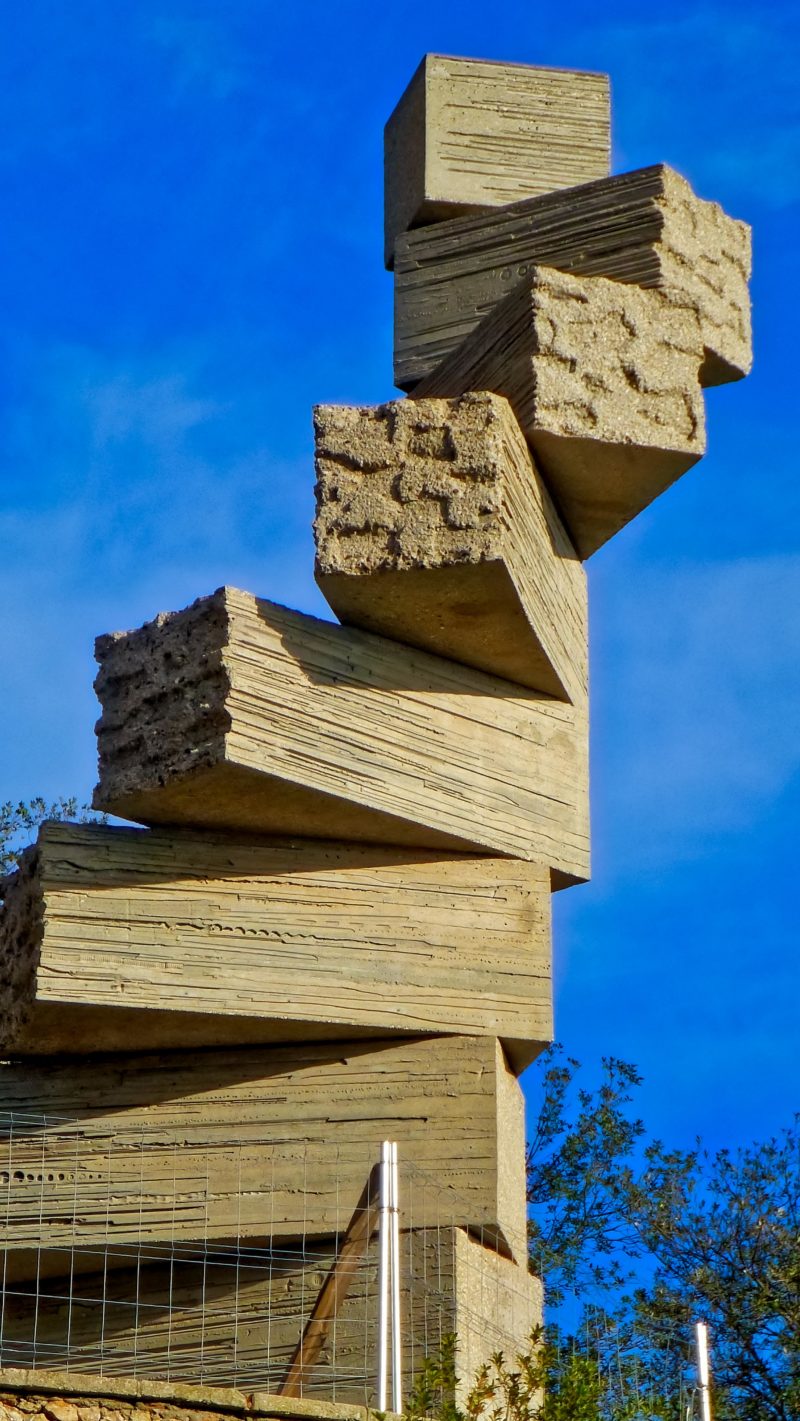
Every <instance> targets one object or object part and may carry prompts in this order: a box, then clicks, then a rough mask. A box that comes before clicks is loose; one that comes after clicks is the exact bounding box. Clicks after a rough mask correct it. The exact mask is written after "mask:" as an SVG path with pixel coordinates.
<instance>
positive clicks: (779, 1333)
mask: <svg viewBox="0 0 800 1421" xmlns="http://www.w3.org/2000/svg"><path fill="white" fill-rule="evenodd" d="M578 1069H579V1067H578V1064H577V1062H575V1061H572V1060H569V1059H565V1058H564V1057H563V1055H562V1054H561V1053H560V1051H559V1050H558V1049H557V1048H556V1049H554V1050H553V1051H551V1052H550V1053H549V1056H548V1058H547V1059H546V1060H545V1061H544V1101H543V1106H542V1110H541V1115H540V1119H539V1123H538V1126H537V1130H536V1133H535V1135H534V1139H533V1141H532V1145H531V1150H530V1154H529V1160H528V1193H529V1201H530V1204H531V1210H532V1219H531V1225H530V1246H531V1266H532V1267H533V1268H534V1269H535V1271H537V1272H538V1271H541V1272H542V1274H543V1276H544V1278H545V1280H546V1283H547V1287H548V1293H549V1297H550V1300H551V1302H553V1303H554V1304H555V1305H556V1306H558V1305H559V1304H560V1303H563V1302H564V1300H565V1298H567V1297H570V1296H571V1297H572V1298H575V1297H577V1298H579V1299H583V1300H584V1312H583V1316H582V1318H581V1320H580V1323H579V1325H578V1327H577V1328H576V1332H577V1335H578V1336H579V1337H580V1338H581V1339H583V1340H582V1341H581V1342H580V1343H579V1344H578V1346H579V1350H581V1351H583V1352H584V1353H586V1354H587V1355H591V1354H592V1353H594V1355H595V1357H596V1358H597V1360H598V1365H599V1366H600V1367H601V1370H602V1368H603V1366H604V1365H605V1364H604V1363H603V1361H602V1349H601V1347H600V1345H599V1343H598V1341H597V1329H596V1328H595V1340H594V1341H592V1340H591V1338H592V1324H593V1319H594V1320H596V1319H597V1317H598V1316H603V1317H605V1319H606V1331H607V1332H608V1334H609V1336H610V1337H611V1338H612V1339H613V1341H612V1342H611V1344H610V1345H611V1347H612V1349H613V1350H614V1351H615V1352H616V1356H617V1359H618V1374H619V1376H620V1378H621V1379H622V1382H624V1383H625V1385H622V1384H621V1387H620V1396H619V1397H618V1398H617V1401H616V1402H614V1403H613V1404H614V1405H618V1404H622V1393H623V1392H624V1391H626V1392H628V1393H629V1392H630V1389H631V1386H633V1385H634V1384H635V1386H636V1388H637V1389H638V1392H639V1394H643V1395H647V1396H649V1397H651V1398H657V1397H662V1398H663V1400H664V1404H665V1405H667V1407H668V1408H669V1409H668V1410H667V1411H665V1412H659V1411H657V1410H653V1409H652V1405H651V1408H650V1410H648V1411H646V1412H645V1413H643V1414H645V1415H648V1416H656V1415H662V1414H663V1415H676V1416H677V1415H679V1414H680V1412H679V1410H677V1409H676V1408H679V1406H680V1405H681V1404H682V1402H681V1396H682V1394H683V1380H682V1378H683V1376H684V1374H685V1368H686V1362H687V1340H688V1339H689V1337H690V1335H691V1326H692V1324H693V1323H694V1322H695V1321H697V1320H699V1319H704V1320H705V1321H706V1322H707V1323H708V1325H709V1330H710V1334H711V1338H712V1344H713V1372H714V1381H715V1411H714V1414H715V1417H716V1418H717V1421H728V1418H733V1417H734V1416H735V1417H736V1418H737V1421H798V1418H800V1129H799V1128H798V1123H799V1122H798V1120H795V1122H794V1124H793V1126H791V1127H790V1128H789V1129H787V1130H785V1131H784V1133H783V1135H782V1136H781V1137H780V1138H778V1139H772V1140H767V1141H766V1142H763V1143H760V1144H754V1145H752V1146H751V1147H749V1148H747V1149H741V1150H739V1151H736V1152H735V1153H731V1152H730V1151H727V1150H722V1151H720V1152H718V1153H717V1154H715V1155H710V1154H708V1153H707V1152H705V1151H703V1150H702V1148H701V1147H700V1146H699V1145H698V1147H697V1148H696V1149H695V1150H690V1151H682V1150H667V1149H666V1148H665V1147H664V1145H663V1144H662V1143H661V1142H660V1141H659V1140H651V1141H648V1140H647V1139H646V1136H645V1131H644V1127H643V1125H642V1123H641V1121H640V1120H638V1119H637V1118H635V1116H634V1115H633V1113H632V1112H631V1108H630V1107H631V1106H632V1103H633V1095H632V1092H633V1090H634V1088H635V1087H636V1086H638V1085H639V1084H640V1078H639V1076H638V1073H637V1072H636V1071H635V1069H634V1068H633V1067H631V1066H627V1065H625V1064H624V1063H622V1062H619V1061H615V1060H606V1061H605V1062H604V1063H603V1077H602V1081H601V1084H600V1087H599V1089H598V1090H597V1091H595V1092H594V1093H592V1092H589V1091H587V1090H585V1089H583V1088H578V1087H576V1085H575V1076H576V1073H577V1071H578ZM628 1286H630V1287H631V1291H630V1292H628V1293H625V1292H623V1288H625V1287H628ZM597 1290H601V1291H603V1292H604V1293H605V1295H606V1299H605V1303H606V1305H605V1309H598V1308H597V1307H595V1306H593V1305H592V1304H591V1303H589V1302H588V1301H587V1300H588V1298H589V1296H590V1295H591V1294H593V1293H595V1292H596V1291H597ZM555 1335H558V1334H557V1333H556V1334H555ZM608 1371H609V1375H610V1374H611V1371H612V1369H611V1368H609V1369H608ZM606 1402H608V1404H612V1403H611V1402H609V1398H608V1396H606ZM626 1404H627V1403H626ZM648 1404H650V1403H648ZM654 1404H655V1402H653V1405H654ZM603 1414H606V1415H613V1416H618V1415H623V1414H626V1413H624V1412H622V1411H619V1410H612V1411H605V1412H603ZM633 1414H637V1413H633Z"/></svg>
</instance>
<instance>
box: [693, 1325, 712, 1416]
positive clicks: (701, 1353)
mask: <svg viewBox="0 0 800 1421" xmlns="http://www.w3.org/2000/svg"><path fill="white" fill-rule="evenodd" d="M694 1335H695V1347H696V1350H697V1380H698V1383H699V1386H700V1414H701V1417H702V1421H711V1390H710V1387H709V1371H708V1328H707V1327H706V1324H705V1323H704V1322H698V1323H695V1329H694Z"/></svg>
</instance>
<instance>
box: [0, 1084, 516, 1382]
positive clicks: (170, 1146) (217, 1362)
mask: <svg viewBox="0 0 800 1421" xmlns="http://www.w3.org/2000/svg"><path fill="white" fill-rule="evenodd" d="M242 1133H243V1134H244V1135H245V1136H247V1134H248V1132H247V1129H246V1127H245V1128H244V1129H243V1131H242ZM378 1150H379V1146H378V1145H375V1146H372V1145H371V1146H369V1147H366V1146H364V1145H363V1144H361V1143H359V1144H356V1145H353V1146H352V1147H347V1146H344V1147H338V1148H333V1147H326V1148H324V1149H323V1148H322V1147H317V1146H312V1145H309V1144H307V1143H302V1142H301V1143H298V1142H297V1140H286V1141H275V1140H270V1141H268V1142H265V1141H264V1140H263V1139H260V1138H258V1137H257V1135H256V1134H254V1133H251V1134H250V1137H249V1138H244V1139H241V1140H239V1141H237V1142H234V1143H231V1141H230V1138H229V1137H228V1138H226V1139H215V1138H204V1136H203V1134H202V1130H201V1128H200V1127H198V1130H197V1132H194V1131H191V1132H189V1133H188V1134H186V1135H185V1137H184V1136H183V1135H182V1137H181V1138H180V1139H176V1138H173V1137H172V1136H171V1135H169V1134H167V1133H166V1132H163V1131H159V1129H158V1127H152V1126H139V1127H137V1128H135V1129H134V1128H131V1127H127V1128H125V1130H124V1131H123V1132H120V1131H119V1130H115V1129H112V1128H111V1127H110V1126H109V1124H107V1123H102V1122H96V1121H93V1120H91V1119H89V1120H87V1119H82V1120H80V1121H74V1120H68V1119H64V1118H60V1117H54V1116H43V1115H34V1114H23V1113H20V1112H17V1111H15V1112H13V1114H9V1113H6V1114H4V1115H2V1114H0V1229H2V1236H1V1237H0V1249H1V1250H2V1252H1V1253H0V1366H4V1367H24V1368H50V1369H57V1370H62V1371H66V1372H70V1371H71V1372H74V1373H83V1374H89V1375H101V1376H109V1377H110V1376H130V1377H139V1378H144V1377H148V1378H158V1379H160V1380H163V1381H181V1382H191V1383H195V1384H198V1385H201V1384H205V1385H210V1386H220V1387H222V1386H225V1387H229V1386H233V1387H238V1388H240V1389H246V1390H264V1391H267V1392H279V1391H280V1390H281V1388H282V1385H283V1383H284V1380H285V1378H286V1375H287V1372H288V1370H289V1368H290V1366H291V1364H292V1361H293V1359H295V1358H296V1352H297V1348H298V1345H299V1343H300V1339H301V1337H302V1336H303V1332H304V1329H305V1328H306V1325H307V1323H308V1320H309V1317H310V1315H311V1311H312V1308H313V1306H314V1303H315V1301H316V1300H317V1298H318V1295H319V1293H320V1289H321V1288H322V1286H323V1284H324V1283H325V1280H326V1278H327V1277H328V1276H329V1273H330V1271H331V1269H332V1268H333V1266H334V1263H335V1261H336V1258H337V1253H338V1250H339V1248H340V1246H341V1243H342V1240H343V1238H345V1237H346V1233H347V1230H348V1226H349V1225H350V1224H351V1223H352V1221H353V1216H354V1207H355V1206H356V1203H357V1201H358V1199H359V1196H360V1195H362V1188H364V1187H365V1186H366V1187H365V1192H364V1194H363V1196H362V1197H361V1208H366V1209H370V1208H372V1206H373V1204H374V1199H372V1198H370V1188H371V1187H373V1186H372V1185H371V1184H370V1182H369V1181H371V1180H372V1179H374V1176H373V1174H372V1170H373V1166H374V1165H375V1162H376V1158H377V1154H378ZM474 1214H475V1201H474V1199H470V1198H469V1197H466V1196H461V1195H459V1193H458V1191H457V1190H455V1189H452V1188H448V1187H445V1186H443V1184H442V1183H441V1181H439V1180H437V1179H435V1178H433V1177H432V1176H430V1175H428V1174H427V1173H426V1172H425V1171H424V1170H421V1169H419V1168H417V1167H415V1166H414V1165H413V1164H412V1163H410V1162H409V1161H405V1160H403V1159H402V1156H401V1160H400V1228H401V1236H400V1305H401V1307H400V1310H401V1339H402V1340H401V1354H402V1360H401V1368H402V1376H403V1384H404V1390H405V1391H406V1392H407V1391H408V1388H409V1387H410V1386H411V1385H412V1383H413V1379H414V1377H415V1375H416V1374H417V1372H418V1369H419V1366H420V1364H421V1362H422V1360H423V1358H425V1357H427V1356H434V1355H436V1354H437V1353H438V1352H439V1350H440V1349H441V1344H442V1341H443V1339H444V1338H445V1337H446V1336H447V1335H449V1334H452V1333H454V1332H456V1333H457V1334H458V1339H459V1351H460V1370H461V1371H462V1372H463V1374H464V1375H465V1376H469V1375H472V1374H473V1373H474V1371H475V1370H476V1369H477V1367H478V1366H479V1365H480V1363H481V1362H482V1361H484V1360H486V1359H487V1358H488V1357H489V1356H490V1355H491V1354H492V1353H493V1352H495V1351H497V1350H504V1351H505V1352H506V1353H507V1354H508V1355H512V1356H513V1355H515V1353H516V1352H517V1351H519V1349H520V1346H521V1345H523V1343H524V1339H525V1338H526V1337H527V1335H528V1333H529V1331H530V1327H531V1326H532V1325H533V1323H534V1321H535V1319H536V1304H537V1301H538V1299H537V1295H536V1287H537V1285H536V1282H535V1280H534V1279H532V1278H531V1276H530V1275H529V1274H528V1273H527V1270H526V1269H525V1267H524V1266H522V1267H517V1266H514V1265H512V1264H511V1263H510V1261H509V1260H508V1259H507V1258H506V1257H503V1256H502V1255H501V1254H500V1253H498V1251H497V1249H498V1243H500V1245H501V1246H502V1241H499V1240H498V1238H497V1235H496V1231H495V1230H494V1229H492V1228H489V1227H488V1226H487V1227H485V1228H481V1227H478V1228H476V1227H474V1226H471V1227H470V1228H469V1230H467V1229H466V1228H465V1227H464V1225H465V1223H466V1221H467V1220H469V1219H470V1218H472V1217H474ZM378 1291H379V1289H378V1240H377V1237H376V1236H374V1235H373V1236H372V1237H371V1238H370V1240H369V1242H368V1244H367V1245H366V1247H365V1248H364V1250H363V1253H362V1254H361V1256H360V1257H359V1259H358V1262H357V1264H356V1266H355V1268H354V1270H353V1275H352V1282H351V1285H350V1287H349V1290H348V1292H347V1296H346V1297H345V1299H344V1301H343V1302H341V1304H340V1306H339V1307H338V1309H337V1310H336V1312H335V1314H334V1316H333V1317H332V1319H331V1321H330V1324H329V1326H328V1328H327V1330H326V1336H325V1341H324V1345H323V1347H322V1349H321V1351H320V1353H319V1355H318V1356H317V1357H316V1358H315V1360H314V1363H313V1365H312V1366H305V1365H301V1367H300V1375H301V1382H300V1394H301V1395H305V1396H311V1397H318V1398H325V1399H328V1400H333V1401H347V1402H358V1403H363V1404H367V1405H373V1404H374V1398H375V1371H376V1356H377V1333H378V1306H379V1299H378Z"/></svg>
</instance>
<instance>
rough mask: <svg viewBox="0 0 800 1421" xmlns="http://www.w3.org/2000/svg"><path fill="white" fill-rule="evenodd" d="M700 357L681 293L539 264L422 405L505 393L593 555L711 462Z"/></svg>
mask: <svg viewBox="0 0 800 1421" xmlns="http://www.w3.org/2000/svg"><path fill="white" fill-rule="evenodd" d="M702 350H703V348H702V336H701V332H700V325H699V321H698V316H697V311H696V309H695V308H694V307H693V306H692V305H689V304H686V298H685V297H684V295H683V294H682V293H681V292H674V291H662V290H643V289H641V288H639V287H636V286H628V285H625V284H623V283H622V282H618V281H608V280H606V279H605V278H604V277H597V276H595V277H579V276H575V275H571V274H566V273H564V272H559V271H554V270H552V269H551V268H548V267H536V268H534V270H533V273H532V275H529V276H528V277H527V278H526V279H525V280H524V281H521V282H519V283H518V285H517V286H516V287H515V289H514V290H513V291H512V292H511V294H510V295H509V296H508V297H507V298H506V300H505V301H503V302H500V304H499V305H497V306H495V307H494V308H493V310H492V311H490V313H489V315H488V316H486V317H485V318H484V320H483V321H482V322H481V324H480V325H479V326H477V327H476V328H475V329H474V330H473V331H472V333H471V334H470V335H469V336H467V338H466V340H465V341H464V343H463V345H461V346H460V347H459V348H458V350H456V351H455V352H454V353H453V355H451V356H450V358H449V359H447V360H445V361H444V363H443V364H442V365H441V366H440V367H439V369H438V370H437V371H436V372H435V373H434V374H433V375H431V376H429V377H428V378H427V379H426V380H423V381H422V382H421V383H420V385H418V386H417V390H416V391H415V398H416V397H417V395H419V397H420V398H425V399H426V400H427V398H429V397H431V396H439V397H441V396H447V397H453V396H456V395H458V394H460V393H461V392H462V391H464V390H475V389H481V390H494V391H496V392H497V393H498V394H502V395H505V396H506V398H507V399H508V400H509V402H510V404H511V406H512V408H513V410H514V413H515V414H516V416H517V419H518V420H519V422H520V425H521V427H522V429H523V430H524V433H525V436H526V438H527V440H528V443H529V444H530V446H531V449H532V450H533V455H534V458H535V460H536V464H537V467H538V468H539V469H540V471H541V473H542V476H543V477H544V479H545V480H546V482H547V483H548V485H549V488H550V490H551V492H552V494H553V497H554V499H555V502H556V504H557V505H558V507H559V509H560V511H561V514H562V516H563V518H564V522H565V525H566V527H567V530H568V532H569V535H570V537H571V539H572V541H573V543H574V544H575V547H576V549H577V550H578V552H579V553H580V555H581V557H584V558H586V557H588V556H589V555H590V554H591V553H593V552H594V551H595V550H596V549H597V548H599V547H600V546H601V544H603V543H604V542H606V540H607V539H608V538H610V537H611V536H612V534H614V533H616V532H617V531H618V530H619V529H620V528H622V527H623V526H624V525H625V524H626V523H627V522H629V520H630V519H631V518H634V517H635V516H636V514H637V513H640V512H641V510H642V509H643V508H646V506H647V505H648V504H649V503H651V502H652V500H653V499H654V498H656V497H657V495H658V494H660V493H663V491H664V490H665V489H666V488H668V487H669V485H670V484H671V483H674V481H675V479H677V478H678V477H679V476H680V475H681V474H683V473H685V471H686V470H687V469H688V468H691V466H692V464H694V463H696V462H697V460H698V459H699V458H700V457H701V455H702V454H703V452H704V450H705V418H704V405H703V392H702V390H701V388H700V384H699V381H698V370H699V367H700V363H701V361H702V358H703V354H702Z"/></svg>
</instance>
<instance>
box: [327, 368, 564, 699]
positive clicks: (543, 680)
mask: <svg viewBox="0 0 800 1421" xmlns="http://www.w3.org/2000/svg"><path fill="white" fill-rule="evenodd" d="M315 431H316V441H317V486H316V494H317V517H316V522H315V536H316V546H317V560H316V568H315V573H316V578H317V582H318V583H319V586H320V588H321V590H322V591H323V593H324V594H325V596H326V597H327V599H328V601H329V602H330V605H331V606H332V608H333V610H334V611H335V612H336V614H337V616H339V617H340V619H341V620H342V621H343V622H346V623H349V624H350V625H352V626H359V627H363V628H365V629H366V630H368V631H374V632H379V633H381V634H382V635H384V636H389V637H393V638H395V639H396V640H399V641H404V642H408V643H410V644H412V645H415V646H420V647H423V648H424V649H425V650H428V651H434V652H436V653H438V654H439V655H441V656H446V657H449V658H452V659H453V660H456V661H461V662H463V663H465V664H467V665H470V666H476V667H478V668H479V669H480V670H483V671H488V672H490V673H492V674H494V675H497V676H503V677H505V678H507V679H509V680H513V681H517V682H520V683H521V684H523V685H526V686H530V687H532V688H533V689H535V690H542V691H546V692H547V693H548V694H549V695H554V696H558V697H561V698H566V699H573V700H582V699H584V698H585V696H586V677H587V667H586V663H587V655H586V587H585V578H584V574H583V571H582V569H581V568H580V566H579V563H578V560H577V557H576V554H575V551H574V549H573V547H572V545H571V543H570V541H569V539H568V537H567V535H566V533H565V532H564V529H563V526H562V524H561V520H560V519H559V517H558V514H557V513H556V510H555V508H554V507H553V504H552V501H551V499H550V497H549V495H548V493H547V490H546V489H545V487H544V485H543V483H542V480H541V478H540V477H539V474H538V472H537V470H536V468H535V466H534V464H533V461H532V459H531V455H530V453H529V451H528V449H527V447H526V443H525V439H524V436H523V435H522V432H521V430H520V428H519V425H518V424H517V421H516V419H515V418H514V415H513V413H512V411H511V409H510V407H509V405H508V403H507V401H506V400H504V399H503V398H502V397H498V396H497V395H493V394H489V393H470V394H466V395H464V396H462V397H461V398H459V399H454V400H419V401H409V400H398V401H394V402H392V403H390V404H386V405H379V406H377V407H366V408H363V407H362V408H358V407H356V408H351V407H345V406H321V407H319V408H318V409H317V410H316V411H315Z"/></svg>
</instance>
